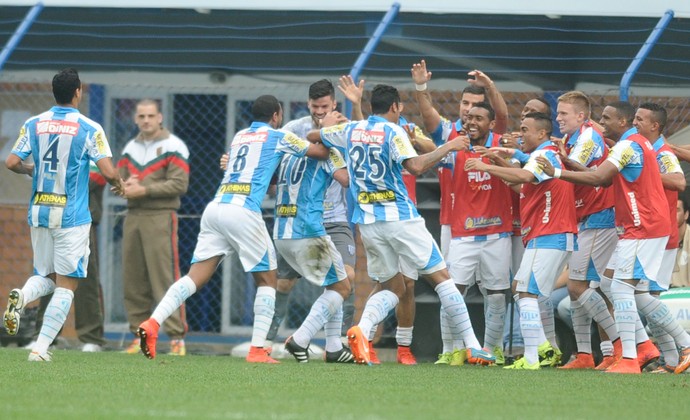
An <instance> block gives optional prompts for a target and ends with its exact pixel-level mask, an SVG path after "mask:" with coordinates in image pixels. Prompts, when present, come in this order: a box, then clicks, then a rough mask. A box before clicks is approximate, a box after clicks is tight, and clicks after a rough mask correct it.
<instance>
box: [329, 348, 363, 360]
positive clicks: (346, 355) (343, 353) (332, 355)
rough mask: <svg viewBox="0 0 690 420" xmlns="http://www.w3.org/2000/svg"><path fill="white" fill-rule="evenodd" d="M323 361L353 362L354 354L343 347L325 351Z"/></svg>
mask: <svg viewBox="0 0 690 420" xmlns="http://www.w3.org/2000/svg"><path fill="white" fill-rule="evenodd" d="M324 361H325V362H326V363H354V362H355V356H353V355H352V352H351V351H350V349H348V348H345V347H343V348H342V349H340V350H338V351H327V352H326V354H325V355H324Z"/></svg>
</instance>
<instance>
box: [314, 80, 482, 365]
mask: <svg viewBox="0 0 690 420" xmlns="http://www.w3.org/2000/svg"><path fill="white" fill-rule="evenodd" d="M371 108H372V113H373V115H372V116H370V117H369V118H368V119H367V120H365V121H358V122H351V123H349V124H341V125H337V126H334V127H330V128H325V129H322V130H321V131H312V132H310V133H309V134H308V139H309V140H310V141H315V142H316V141H323V142H324V144H325V145H327V146H332V147H336V148H338V149H339V150H340V151H342V152H343V154H344V155H345V156H347V162H348V173H349V176H350V193H351V194H352V196H353V197H354V198H355V199H356V204H355V208H354V213H353V221H354V222H355V223H356V224H358V225H359V231H360V234H361V235H362V242H363V244H364V247H365V251H366V254H367V268H368V272H369V276H370V277H371V278H372V279H373V280H374V281H378V282H380V283H381V288H382V290H381V291H380V292H378V293H375V294H374V295H373V296H371V297H370V298H369V299H368V300H367V304H366V306H365V308H364V312H363V313H362V317H361V320H360V322H359V324H358V325H356V326H353V327H352V328H350V329H349V330H348V332H347V336H348V341H349V342H350V348H351V350H352V353H353V354H354V356H355V360H356V361H357V362H358V363H367V364H368V363H369V362H370V357H369V348H368V340H367V334H365V333H364V331H366V332H369V331H370V330H371V327H372V326H373V325H375V324H377V323H379V322H381V320H383V319H384V317H385V316H386V315H387V314H388V312H389V311H390V310H391V309H393V308H394V307H395V306H396V305H397V304H398V301H399V298H400V296H402V294H403V293H404V290H405V286H404V283H403V279H402V276H401V274H400V272H399V271H400V270H399V264H400V261H401V259H402V260H404V261H405V262H406V263H407V264H409V265H410V266H411V267H413V268H414V269H417V270H418V271H419V272H420V273H421V274H424V275H426V278H427V279H428V280H429V281H430V283H431V284H433V285H434V286H435V290H436V292H437V293H438V295H439V298H440V299H441V304H442V306H443V308H444V309H445V310H446V311H447V312H448V314H449V316H450V318H451V325H452V328H453V329H454V331H455V333H456V334H457V335H462V337H463V339H464V340H465V342H466V343H467V345H468V347H469V348H470V349H469V350H468V356H471V357H474V358H475V359H476V360H478V361H481V362H484V363H492V362H493V361H494V360H495V359H494V358H493V357H492V356H491V355H490V354H488V353H486V352H484V351H482V350H481V349H480V346H479V342H478V341H477V338H476V337H475V335H474V331H473V330H472V325H471V323H470V319H469V316H468V313H467V307H466V306H465V302H464V300H463V298H462V295H461V294H460V292H459V291H458V290H457V288H456V287H455V283H454V282H453V280H452V279H451V278H450V276H449V275H448V271H447V270H446V266H445V262H444V261H443V257H442V256H441V254H440V251H439V250H438V246H437V245H436V243H435V242H434V240H433V238H432V237H431V234H429V232H428V231H427V230H426V228H425V226H424V220H423V219H422V218H421V217H420V216H419V213H417V209H416V208H415V206H414V204H413V203H412V202H411V200H410V199H409V196H408V194H407V191H406V189H405V186H404V184H403V182H402V168H403V167H404V168H405V169H407V170H408V171H409V172H410V173H411V174H413V175H419V174H421V173H423V172H425V171H426V170H429V169H431V168H432V167H433V166H434V165H436V164H437V163H438V162H439V161H440V160H441V159H443V158H444V157H445V156H446V155H447V154H448V153H449V152H451V151H454V150H461V149H463V148H465V147H467V145H468V139H467V138H466V137H459V138H457V139H455V140H453V141H450V142H447V143H446V144H444V145H443V146H441V147H439V148H438V149H436V150H435V151H433V152H431V153H428V154H424V155H421V156H418V155H417V153H416V152H415V150H414V148H413V147H412V145H411V144H410V141H409V138H408V135H407V133H406V132H405V131H404V130H403V129H402V128H401V127H400V126H398V125H397V124H396V123H397V122H398V121H399V120H400V113H401V112H402V108H403V106H402V103H401V102H400V95H399V93H398V91H397V89H395V88H394V87H392V86H387V85H377V86H375V87H374V89H373V91H372V95H371Z"/></svg>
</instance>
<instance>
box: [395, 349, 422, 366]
mask: <svg viewBox="0 0 690 420" xmlns="http://www.w3.org/2000/svg"><path fill="white" fill-rule="evenodd" d="M398 363H400V364H401V365H416V364H417V359H415V357H414V354H412V350H410V347H409V346H398Z"/></svg>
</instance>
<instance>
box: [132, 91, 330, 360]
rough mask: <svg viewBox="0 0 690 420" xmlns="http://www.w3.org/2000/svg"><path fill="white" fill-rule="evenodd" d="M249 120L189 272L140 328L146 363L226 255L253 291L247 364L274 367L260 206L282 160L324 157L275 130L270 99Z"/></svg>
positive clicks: (271, 283)
mask: <svg viewBox="0 0 690 420" xmlns="http://www.w3.org/2000/svg"><path fill="white" fill-rule="evenodd" d="M252 116H253V120H254V121H253V122H252V124H251V125H250V126H249V128H246V129H244V130H241V131H239V132H238V133H237V134H236V135H235V137H234V139H233V141H232V143H231V144H230V160H229V161H228V168H227V170H226V171H225V175H224V176H223V180H222V181H221V184H220V186H219V187H218V191H217V192H216V196H215V198H214V199H213V200H212V201H211V202H210V203H208V205H207V206H206V209H205V210H204V213H203V215H202V217H201V229H200V232H199V236H198V238H197V245H196V249H195V250H194V255H193V257H192V266H191V268H190V269H189V273H188V274H187V275H186V276H184V277H182V278H181V279H179V280H178V281H177V282H175V283H174V284H173V285H172V286H170V288H169V289H168V291H167V292H166V294H165V296H164V297H163V299H162V300H161V301H160V303H159V304H158V306H157V307H156V309H155V310H154V312H153V314H152V315H151V318H149V319H148V320H146V321H144V322H143V323H142V324H141V325H139V329H138V335H139V337H140V338H141V350H142V352H143V353H144V355H145V356H146V357H148V358H149V359H153V358H154V357H156V341H157V339H158V330H159V328H160V325H161V324H162V323H163V321H165V320H166V319H167V318H168V317H170V315H171V314H172V313H173V312H174V311H175V310H177V308H179V307H180V305H182V304H183V303H184V301H185V300H187V298H189V297H190V296H191V295H192V294H194V293H195V292H196V291H197V290H198V289H199V288H200V287H202V286H204V285H205V284H206V283H208V281H209V280H210V279H211V276H212V275H213V273H214V272H215V270H216V267H218V264H220V262H221V261H222V259H223V258H224V257H225V256H226V255H228V254H230V253H236V254H238V255H239V259H240V261H241V263H242V266H243V267H244V270H245V271H247V272H251V273H252V275H253V276H254V282H255V284H256V286H257V290H256V297H255V298H254V328H253V332H252V341H251V347H250V350H249V354H248V355H247V361H248V362H251V363H278V361H276V360H275V359H273V358H271V357H270V356H269V354H268V350H267V349H265V348H264V345H265V341H266V333H267V332H268V328H269V326H270V325H271V320H272V319H273V312H274V308H275V287H276V255H275V249H274V248H273V243H272V242H271V237H270V236H269V234H268V231H267V230H266V225H265V223H264V221H263V218H262V217H261V201H262V200H263V198H264V196H265V195H266V190H267V189H268V184H269V182H270V180H271V177H272V176H273V173H274V172H275V170H276V168H277V167H278V165H279V164H280V161H281V159H282V158H283V156H285V155H287V154H290V155H296V156H305V155H306V156H310V157H314V158H317V159H326V158H327V157H328V154H329V153H328V149H327V148H325V147H324V146H323V145H320V144H310V143H309V142H307V141H305V140H304V139H301V138H299V137H297V136H295V135H294V134H292V133H290V132H287V131H283V130H279V129H278V127H280V125H281V123H282V121H283V110H282V108H281V106H280V102H278V100H277V99H276V98H275V97H274V96H271V95H263V96H259V97H258V98H257V99H256V100H255V101H254V103H253V104H252ZM334 122H335V121H334Z"/></svg>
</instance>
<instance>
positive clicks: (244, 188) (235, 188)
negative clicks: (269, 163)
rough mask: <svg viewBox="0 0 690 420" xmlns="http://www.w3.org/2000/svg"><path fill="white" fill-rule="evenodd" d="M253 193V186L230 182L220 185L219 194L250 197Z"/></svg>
mask: <svg viewBox="0 0 690 420" xmlns="http://www.w3.org/2000/svg"><path fill="white" fill-rule="evenodd" d="M251 192H252V184H247V183H237V182H230V183H227V184H220V188H218V194H242V195H249V194H251Z"/></svg>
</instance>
